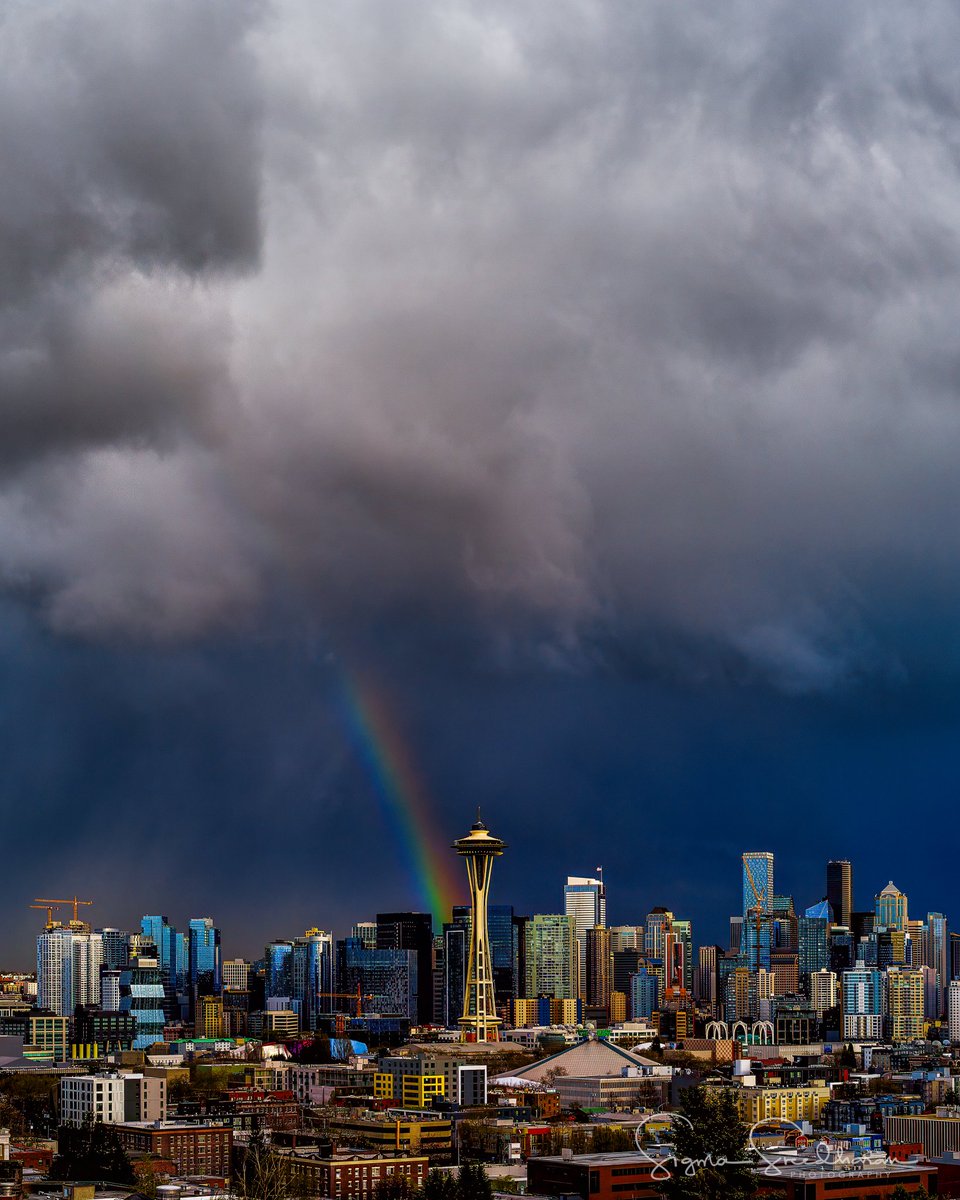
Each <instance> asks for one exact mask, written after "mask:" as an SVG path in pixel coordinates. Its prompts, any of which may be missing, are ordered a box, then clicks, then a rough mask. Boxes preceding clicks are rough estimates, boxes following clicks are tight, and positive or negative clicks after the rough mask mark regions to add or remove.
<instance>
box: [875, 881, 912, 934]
mask: <svg viewBox="0 0 960 1200" xmlns="http://www.w3.org/2000/svg"><path fill="white" fill-rule="evenodd" d="M874 911H875V913H876V917H877V925H878V926H879V925H882V926H884V927H885V928H887V929H898V930H901V931H905V930H906V928H907V898H906V896H905V895H904V894H903V892H901V891H900V889H899V888H898V887H897V885H896V884H895V883H894V882H893V880H892V879H891V880H890V882H889V883H888V884H887V886H886V887H885V888H884V889H883V891H882V892H880V893H879V895H878V896H877V898H876V903H875V908H874Z"/></svg>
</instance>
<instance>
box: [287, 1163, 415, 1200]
mask: <svg viewBox="0 0 960 1200" xmlns="http://www.w3.org/2000/svg"><path fill="white" fill-rule="evenodd" d="M285 1160H286V1163H287V1169H288V1171H289V1173H290V1176H291V1178H292V1179H293V1180H294V1181H297V1182H300V1183H306V1184H307V1186H308V1187H309V1188H310V1190H311V1191H312V1192H313V1194H314V1195H315V1196H330V1197H333V1200H352V1198H354V1197H358V1198H359V1197H365V1196H372V1194H373V1192H374V1190H375V1189H376V1187H377V1185H378V1184H382V1183H385V1182H386V1181H387V1180H390V1179H393V1180H398V1179H405V1180H406V1181H407V1182H408V1184H409V1186H410V1191H411V1192H415V1191H417V1189H418V1188H420V1187H421V1186H422V1184H423V1181H424V1180H425V1179H426V1177H427V1171H428V1170H429V1169H430V1163H429V1160H428V1159H427V1158H426V1156H413V1155H410V1156H405V1155H382V1154H374V1153H370V1154H364V1153H362V1152H354V1153H350V1154H333V1155H326V1156H322V1155H320V1154H316V1155H314V1154H309V1153H301V1152H296V1151H295V1152H293V1153H292V1154H289V1155H286V1156H285Z"/></svg>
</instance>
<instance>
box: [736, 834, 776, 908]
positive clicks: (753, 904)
mask: <svg viewBox="0 0 960 1200" xmlns="http://www.w3.org/2000/svg"><path fill="white" fill-rule="evenodd" d="M742 861H743V917H744V919H745V920H746V917H747V914H748V913H752V912H754V911H755V910H756V909H757V908H758V907H759V909H760V911H761V912H764V913H771V912H773V895H774V893H773V855H772V854H770V853H769V851H766V850H748V851H747V852H746V853H745V854H744V855H743V856H742Z"/></svg>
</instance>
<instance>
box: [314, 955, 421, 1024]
mask: <svg viewBox="0 0 960 1200" xmlns="http://www.w3.org/2000/svg"><path fill="white" fill-rule="evenodd" d="M337 951H338V960H339V961H338V972H337V974H338V977H339V980H340V989H339V990H340V991H341V992H355V991H356V990H357V988H358V987H359V988H360V991H361V993H362V994H363V995H364V996H365V997H369V998H367V999H364V1001H363V1009H364V1012H365V1013H366V1012H375V1013H379V1014H380V1015H381V1016H385V1017H387V1016H400V1017H407V1018H409V1019H410V1020H412V1021H416V1020H417V999H418V987H417V952H416V950H368V949H367V948H366V947H365V946H364V944H363V942H361V940H360V939H359V938H344V939H343V941H340V942H338V943H337ZM430 982H431V981H430V980H428V982H427V986H428V987H429V986H430ZM431 991H432V989H431ZM431 999H432V997H431ZM340 1004H341V1005H343V1004H344V1001H342V1000H341V1001H340Z"/></svg>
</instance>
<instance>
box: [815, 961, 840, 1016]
mask: <svg viewBox="0 0 960 1200" xmlns="http://www.w3.org/2000/svg"><path fill="white" fill-rule="evenodd" d="M839 996H840V993H839V987H838V984H837V977H836V975H835V974H834V973H833V971H827V970H826V969H824V970H822V971H814V972H813V973H812V974H811V975H810V1007H811V1008H812V1009H813V1011H814V1012H815V1013H816V1014H817V1016H818V1017H819V1018H820V1019H821V1020H823V1014H824V1013H825V1012H826V1011H827V1010H828V1009H831V1008H836V1006H837V1003H838V1001H839Z"/></svg>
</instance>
